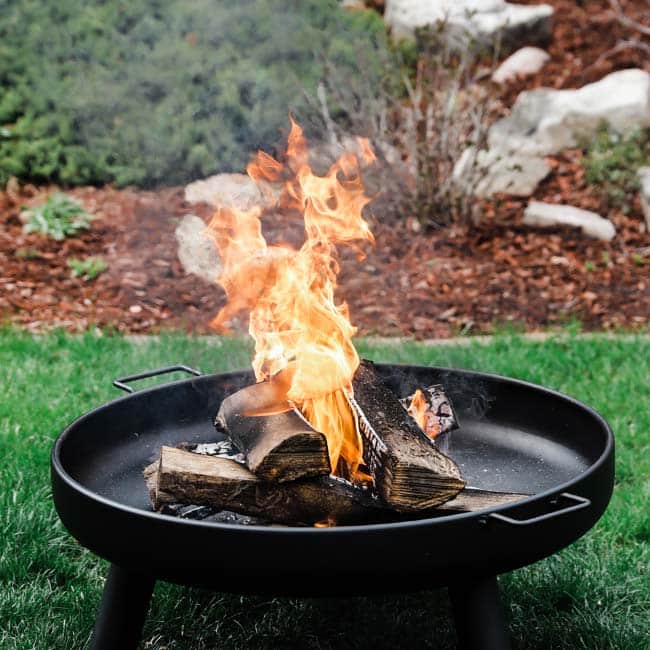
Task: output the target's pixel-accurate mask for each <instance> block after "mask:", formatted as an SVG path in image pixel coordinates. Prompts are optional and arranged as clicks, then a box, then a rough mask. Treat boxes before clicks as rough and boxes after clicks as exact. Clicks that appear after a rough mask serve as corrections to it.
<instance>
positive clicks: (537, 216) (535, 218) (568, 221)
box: [521, 201, 616, 241]
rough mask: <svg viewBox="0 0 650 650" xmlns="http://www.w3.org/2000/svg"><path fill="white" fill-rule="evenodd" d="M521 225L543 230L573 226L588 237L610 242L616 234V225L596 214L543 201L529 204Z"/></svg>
mask: <svg viewBox="0 0 650 650" xmlns="http://www.w3.org/2000/svg"><path fill="white" fill-rule="evenodd" d="M521 223H522V224H524V225H526V226H539V227H541V228H550V227H553V226H572V227H574V228H580V230H582V232H583V233H584V234H585V235H587V236H588V237H595V238H596V239H602V240H603V241H610V240H611V239H613V237H614V235H615V234H616V229H615V228H614V224H612V222H611V221H609V220H608V219H603V217H601V216H600V215H599V214H596V213H595V212H590V211H589V210H582V209H580V208H575V207H573V206H571V205H556V204H553V203H542V202H541V201H531V202H530V203H529V204H528V206H527V207H526V210H525V211H524V218H523V219H522V221H521Z"/></svg>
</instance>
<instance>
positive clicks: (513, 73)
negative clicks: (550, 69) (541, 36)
mask: <svg viewBox="0 0 650 650" xmlns="http://www.w3.org/2000/svg"><path fill="white" fill-rule="evenodd" d="M550 58H551V56H550V54H549V53H548V52H546V51H545V50H542V49H541V48H539V47H532V46H527V47H522V48H521V49H519V50H517V51H516V52H513V53H512V54H511V55H510V56H509V57H508V58H507V59H506V60H505V61H503V62H502V63H501V65H500V66H499V67H498V68H497V69H496V70H495V71H494V72H493V73H492V81H494V82H496V83H498V84H503V83H507V82H508V81H512V80H514V79H516V78H517V77H520V76H526V75H531V74H535V73H536V72H539V71H540V70H541V69H542V68H543V67H544V64H545V63H546V62H547V61H548V60H549V59H550Z"/></svg>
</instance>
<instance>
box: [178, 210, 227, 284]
mask: <svg viewBox="0 0 650 650" xmlns="http://www.w3.org/2000/svg"><path fill="white" fill-rule="evenodd" d="M205 233H206V225H205V223H203V219H201V218H200V217H197V216H196V215H195V214H186V215H185V216H184V217H183V219H182V220H181V222H180V224H179V225H178V226H177V228H176V230H175V232H174V234H175V235H176V241H177V242H178V250H177V253H178V259H179V260H180V262H181V265H182V266H183V269H184V270H185V273H188V274H193V275H196V276H198V277H199V278H203V279H204V280H206V281H208V282H214V281H215V278H216V277H217V276H218V275H219V274H220V273H221V258H220V257H219V253H218V252H217V249H216V246H215V244H214V242H213V241H212V239H211V238H210V237H209V236H207V235H206V234H205Z"/></svg>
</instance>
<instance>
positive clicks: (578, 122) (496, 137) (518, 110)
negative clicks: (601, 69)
mask: <svg viewBox="0 0 650 650" xmlns="http://www.w3.org/2000/svg"><path fill="white" fill-rule="evenodd" d="M603 122H607V123H608V124H609V125H610V126H611V128H613V129H614V130H616V131H618V132H620V133H627V132H630V131H633V130H635V129H638V128H643V127H647V126H650V73H648V72H645V71H644V70H639V69H630V70H620V71H619V72H612V73H611V74H609V75H607V76H606V77H604V78H603V79H601V80H600V81H597V82H595V83H592V84H588V85H586V86H583V87H582V88H579V89H577V90H552V89H550V88H539V89H536V90H529V91H526V92H523V93H521V94H520V95H519V97H518V98H517V101H516V102H515V105H514V107H513V109H512V113H511V114H510V115H509V116H508V117H505V118H503V119H501V120H499V121H497V122H495V123H494V124H493V125H492V127H491V128H490V131H489V133H488V144H489V146H490V148H494V149H497V150H499V151H516V152H517V153H519V154H526V155H548V154H553V153H558V152H559V151H562V150H563V149H566V148H568V147H574V146H576V145H577V144H579V142H580V141H581V140H583V139H586V138H590V137H592V136H593V135H594V134H595V133H596V131H597V130H598V127H599V126H600V125H601V124H602V123H603Z"/></svg>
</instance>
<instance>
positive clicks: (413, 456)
mask: <svg viewBox="0 0 650 650" xmlns="http://www.w3.org/2000/svg"><path fill="white" fill-rule="evenodd" d="M352 386H353V390H354V396H353V398H351V400H350V401H351V404H352V406H353V408H355V409H356V410H357V415H358V418H359V429H360V431H361V433H362V435H363V437H364V461H365V463H366V465H367V466H368V469H369V470H370V473H371V475H372V477H373V479H374V481H375V487H376V489H377V491H378V492H379V494H380V495H381V497H382V498H383V499H384V500H385V501H386V503H387V504H388V505H390V506H391V507H392V508H394V509H395V510H399V511H415V510H428V509H430V508H432V507H434V506H437V505H439V504H441V503H444V502H445V501H448V500H449V499H451V498H452V497H454V496H455V495H456V494H457V493H458V492H460V490H461V489H462V488H463V487H464V485H465V482H464V481H463V479H462V477H461V474H460V470H459V469H458V466H457V465H456V463H454V461H453V460H452V459H451V458H449V457H448V456H445V454H443V453H442V452H441V451H439V450H438V449H436V447H435V446H434V445H433V443H432V442H431V441H430V440H429V439H428V438H427V436H426V435H425V433H424V432H423V431H422V430H421V429H420V427H419V426H418V425H417V424H416V422H415V420H413V418H412V417H411V416H410V415H409V414H408V413H407V412H406V410H405V409H404V407H403V406H402V405H401V404H400V402H399V399H398V398H397V396H396V395H395V394H394V393H393V391H391V390H390V389H389V388H388V386H386V384H385V383H384V381H383V379H382V378H381V376H380V375H379V373H378V372H377V370H376V369H375V366H374V364H373V363H372V362H371V361H366V360H364V361H362V362H361V364H360V366H359V368H358V369H357V372H356V374H355V376H354V379H353V381H352Z"/></svg>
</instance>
